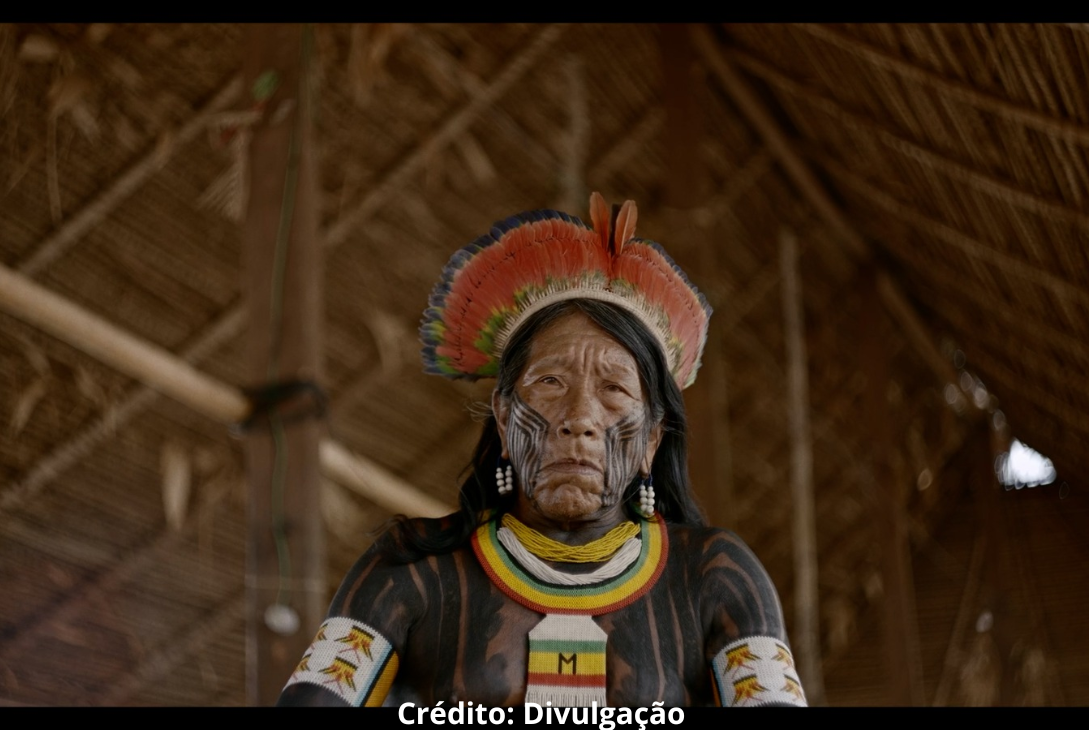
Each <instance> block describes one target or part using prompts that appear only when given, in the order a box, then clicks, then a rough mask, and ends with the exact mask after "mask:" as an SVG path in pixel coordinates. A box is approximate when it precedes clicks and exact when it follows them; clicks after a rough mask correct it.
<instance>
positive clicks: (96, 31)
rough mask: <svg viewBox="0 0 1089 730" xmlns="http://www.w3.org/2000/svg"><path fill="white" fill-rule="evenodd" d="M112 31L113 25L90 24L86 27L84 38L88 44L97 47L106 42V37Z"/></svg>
mask: <svg viewBox="0 0 1089 730" xmlns="http://www.w3.org/2000/svg"><path fill="white" fill-rule="evenodd" d="M112 30H113V23H91V25H90V26H88V27H87V32H86V34H85V35H86V38H87V42H88V43H93V44H95V45H98V44H99V43H101V42H102V41H104V40H106V36H108V35H109V34H110V31H112Z"/></svg>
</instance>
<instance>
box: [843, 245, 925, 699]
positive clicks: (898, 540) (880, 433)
mask: <svg viewBox="0 0 1089 730" xmlns="http://www.w3.org/2000/svg"><path fill="white" fill-rule="evenodd" d="M859 274H860V291H861V294H862V297H861V307H862V311H861V313H860V316H859V326H858V330H859V332H858V341H859V345H860V353H859V366H860V368H861V369H862V372H864V373H865V374H866V392H865V396H864V399H865V408H864V413H863V418H864V419H865V423H866V433H867V434H869V437H870V443H869V446H870V459H869V461H870V464H869V466H870V471H871V475H872V480H873V482H872V483H873V489H872V494H873V510H874V512H873V514H874V521H873V524H874V527H875V535H876V539H877V541H878V549H879V550H880V551H881V581H882V585H883V586H884V590H885V601H884V632H885V640H884V649H885V666H886V671H887V678H888V683H889V684H888V688H889V701H890V703H891V704H893V705H896V706H901V707H917V706H921V705H922V704H923V703H924V698H923V681H922V659H921V651H920V648H919V628H918V623H917V621H918V619H917V617H916V612H915V583H914V577H913V575H912V570H911V546H910V544H909V543H908V531H907V524H906V521H907V520H906V517H905V515H904V499H903V494H902V490H901V488H900V485H899V484H898V483H897V482H896V480H895V478H894V476H893V472H892V462H891V456H892V453H893V450H894V448H895V443H894V439H893V429H892V421H891V413H890V412H889V402H888V389H889V377H890V370H891V363H890V362H889V350H888V347H887V346H886V344H885V338H884V336H883V328H882V320H881V316H880V314H881V299H880V294H879V293H878V286H879V274H878V272H877V271H876V270H875V269H874V268H873V267H869V266H868V267H865V268H863V269H862V270H861V271H860V272H859Z"/></svg>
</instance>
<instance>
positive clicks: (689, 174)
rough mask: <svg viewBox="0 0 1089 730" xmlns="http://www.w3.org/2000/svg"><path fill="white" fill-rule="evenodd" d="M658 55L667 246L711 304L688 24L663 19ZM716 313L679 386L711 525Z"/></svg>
mask: <svg viewBox="0 0 1089 730" xmlns="http://www.w3.org/2000/svg"><path fill="white" fill-rule="evenodd" d="M658 32H659V47H660V53H661V61H662V76H663V79H662V81H663V90H662V93H663V102H664V106H665V110H666V118H665V124H664V125H663V127H662V132H661V133H662V135H663V142H664V146H665V149H666V153H667V154H666V158H667V160H668V162H667V165H668V167H667V170H666V185H665V191H666V196H665V199H666V205H667V206H668V208H669V212H670V215H669V218H668V221H669V239H668V240H670V241H675V243H674V244H673V246H672V247H671V250H672V251H673V252H674V256H675V258H676V259H677V262H678V263H679V264H681V266H682V268H684V269H685V270H686V271H688V272H690V273H692V274H693V275H694V276H693V280H694V281H695V283H696V285H697V286H701V287H702V289H703V291H704V294H705V296H708V300H709V301H710V303H711V305H712V307H714V306H715V305H716V304H717V302H715V301H714V295H713V290H714V288H715V284H716V282H715V281H714V280H713V278H712V277H714V276H715V272H716V271H717V267H716V265H715V258H716V257H715V251H714V248H713V243H712V242H711V241H710V240H708V236H707V235H706V233H705V232H704V230H703V229H702V228H701V227H699V226H697V225H695V222H694V220H693V215H694V212H695V209H696V208H697V207H699V206H700V205H701V204H703V203H704V202H705V201H706V200H707V199H708V198H709V197H710V178H709V175H708V173H707V168H706V166H705V165H704V164H703V160H702V158H701V156H700V149H699V145H700V141H701V140H702V139H703V134H704V132H703V121H702V116H703V115H702V106H701V104H700V103H699V98H698V96H697V89H696V85H695V84H694V83H693V78H692V71H693V68H694V65H695V60H696V58H695V54H694V53H693V50H692V40H691V34H690V32H689V29H688V27H687V26H686V25H684V24H678V23H663V24H661V25H660V26H659V27H658ZM717 322H718V319H717V318H716V317H714V316H712V317H711V322H710V328H709V331H708V333H707V345H706V347H705V348H704V351H703V360H702V364H701V366H700V371H699V375H698V377H697V378H696V382H695V383H694V384H692V385H691V386H690V387H689V388H688V389H687V390H686V391H685V393H684V401H685V409H686V412H687V415H688V448H689V460H688V464H689V472H690V476H691V479H692V484H693V487H694V489H695V491H696V493H697V495H699V497H700V500H701V502H702V505H703V507H704V510H705V511H706V512H707V517H708V518H709V520H710V522H711V524H714V525H719V526H724V527H725V526H730V525H731V523H730V515H731V491H730V477H729V474H728V473H727V471H726V469H725V466H726V464H727V463H728V454H729V444H728V443H724V442H723V441H722V439H723V433H722V430H721V428H720V427H719V422H720V420H721V419H723V418H725V417H726V413H725V399H726V396H725V387H726V386H725V383H724V382H723V379H722V367H721V350H720V348H719V346H718V344H719V337H718V328H717Z"/></svg>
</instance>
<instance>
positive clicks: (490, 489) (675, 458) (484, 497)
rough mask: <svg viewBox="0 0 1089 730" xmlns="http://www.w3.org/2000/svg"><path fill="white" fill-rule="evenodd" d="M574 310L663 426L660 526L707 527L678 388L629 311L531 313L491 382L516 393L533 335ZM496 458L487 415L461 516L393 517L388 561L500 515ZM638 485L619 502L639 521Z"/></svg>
mask: <svg viewBox="0 0 1089 730" xmlns="http://www.w3.org/2000/svg"><path fill="white" fill-rule="evenodd" d="M574 312H582V313H583V314H585V315H586V316H587V317H589V318H590V320H591V321H593V322H594V323H595V324H596V325H597V326H599V327H601V328H602V329H603V330H605V331H606V332H607V333H609V334H610V335H611V336H612V337H614V338H615V339H616V340H617V341H618V342H619V343H620V344H621V345H623V346H624V347H626V348H627V349H628V351H629V352H631V354H632V356H633V357H634V358H635V362H636V365H637V367H638V369H639V377H640V379H641V380H642V383H643V391H644V392H645V393H646V396H647V405H648V407H649V410H650V415H651V418H652V419H653V420H655V421H658V420H660V421H661V423H662V430H663V433H662V441H661V443H660V444H659V446H658V450H657V452H655V455H654V463H653V465H652V466H651V476H652V477H653V479H654V493H655V498H656V504H655V510H656V511H657V512H658V514H660V515H661V516H662V518H663V519H664V520H665V521H666V522H673V523H679V524H686V525H696V526H702V525H705V524H706V520H705V518H704V515H703V512H702V511H701V510H700V508H699V506H698V505H697V504H696V501H695V499H694V497H693V492H692V487H691V484H690V483H689V480H688V445H687V421H686V419H685V413H684V399H683V398H682V397H681V389H680V388H679V387H678V386H677V382H676V380H674V378H673V376H672V375H671V374H670V372H669V366H668V364H667V363H666V359H665V354H664V353H663V352H662V349H661V347H660V346H659V345H658V343H657V341H656V340H655V339H654V337H653V335H651V334H650V332H648V331H647V329H646V327H645V326H644V325H643V324H642V323H641V322H640V321H639V320H638V319H636V317H635V316H634V315H632V314H631V313H629V312H627V311H625V310H623V309H621V308H619V307H617V306H615V305H612V304H608V303H606V302H601V301H597V300H593V299H570V300H566V301H562V302H558V303H556V304H552V305H549V306H547V307H544V308H542V309H541V310H540V311H538V312H535V313H534V314H532V315H530V317H529V319H527V320H526V322H525V323H523V324H522V326H521V327H519V328H518V330H517V331H516V332H515V333H514V335H513V336H512V337H511V338H510V340H509V341H508V342H507V346H506V348H505V350H504V352H503V357H502V359H501V360H500V363H499V375H498V382H497V383H496V390H497V391H498V393H499V395H500V396H503V397H509V396H510V395H511V394H512V393H513V392H514V386H515V384H516V383H517V382H518V378H519V377H520V376H521V374H522V371H523V370H525V367H526V364H527V360H528V359H529V352H530V345H531V344H532V341H533V337H534V335H535V334H536V333H537V332H539V331H541V330H542V329H544V328H545V327H547V326H548V325H549V324H551V323H552V322H555V321H556V320H557V319H560V318H561V317H564V316H565V315H568V314H571V313H574ZM501 453H502V444H501V442H500V440H499V428H498V426H497V424H496V420H495V415H494V414H492V415H490V416H488V418H487V420H486V421H485V422H484V430H483V432H482V433H481V435H480V440H479V441H478V442H477V445H476V449H475V450H474V451H473V458H472V461H471V462H469V464H468V465H467V466H466V469H465V472H464V478H463V481H462V483H461V490H460V493H459V500H458V501H459V504H460V509H459V511H458V512H455V513H454V514H453V515H451V516H450V517H448V518H445V519H444V520H442V521H441V522H440V523H431V524H427V525H425V524H420V523H418V522H414V521H412V520H409V518H407V517H405V516H403V515H399V516H397V517H395V518H394V520H393V525H392V527H391V529H390V531H389V533H387V535H386V537H387V538H389V539H388V540H383V548H384V552H385V553H386V554H387V556H388V557H389V558H390V559H392V560H395V561H397V562H413V561H415V560H418V559H420V558H422V557H424V556H426V555H433V554H440V553H446V552H449V551H451V550H454V549H456V548H458V547H460V546H462V545H464V544H465V543H466V541H467V540H468V539H469V536H470V535H471V534H472V533H473V531H474V530H475V529H476V528H477V527H478V526H479V525H480V524H481V523H482V522H483V521H484V520H485V519H486V517H485V515H486V514H488V513H489V511H491V514H492V517H493V518H494V517H496V516H498V515H499V514H502V513H503V512H505V511H506V510H507V509H508V508H509V506H510V504H511V503H512V501H513V500H514V499H515V495H514V493H513V492H512V493H511V494H508V495H506V496H500V495H499V491H498V489H497V488H496V481H495V469H496V464H498V463H499V457H500V454H501ZM639 482H640V479H639V477H638V476H637V477H636V478H635V479H634V480H632V482H631V483H630V484H628V485H627V487H626V488H625V490H624V494H623V496H622V497H621V499H622V501H623V502H624V503H625V504H626V505H627V506H628V511H629V513H630V516H631V517H632V518H633V519H643V517H642V515H641V514H640V513H639V512H638V510H636V509H635V503H636V501H637V500H636V499H635V493H636V491H637V490H638V488H639Z"/></svg>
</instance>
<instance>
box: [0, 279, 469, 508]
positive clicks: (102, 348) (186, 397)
mask: <svg viewBox="0 0 1089 730" xmlns="http://www.w3.org/2000/svg"><path fill="white" fill-rule="evenodd" d="M0 309H2V310H3V311H5V312H7V313H8V314H11V315H12V316H14V317H17V318H19V319H22V320H23V321H25V322H27V323H28V324H31V325H33V326H35V327H38V328H39V329H42V330H44V331H46V332H48V333H49V334H51V335H53V336H54V337H57V338H58V339H61V340H63V341H65V342H67V343H69V344H70V345H72V346H73V347H76V348H78V349H80V350H83V351H84V352H86V353H87V354H88V355H90V356H91V357H94V358H96V359H98V360H101V361H102V362H104V363H106V364H107V365H110V366H111V367H113V368H115V369H117V370H119V371H120V372H123V373H125V374H127V375H129V376H130V377H133V378H135V379H137V380H139V381H141V382H142V383H144V384H146V385H148V386H150V387H152V388H154V389H155V390H157V391H159V392H161V393H162V394H163V395H166V396H169V397H170V398H173V399H174V400H176V401H178V402H180V403H182V404H183V405H186V406H188V407H189V408H192V409H193V410H195V411H197V412H198V413H202V414H204V415H206V416H208V417H209V418H212V419H214V420H216V421H219V422H221V423H224V424H236V423H240V422H242V421H243V420H245V418H246V417H247V416H248V415H249V412H250V404H249V401H248V400H247V399H246V397H245V396H244V395H243V394H242V391H241V390H240V389H238V388H235V387H232V386H230V385H228V384H226V383H222V382H220V381H218V380H215V379H214V378H212V377H210V376H208V375H205V374H204V373H202V372H200V371H198V370H197V369H196V368H194V367H193V366H192V365H190V364H189V363H187V362H185V361H183V360H181V359H180V358H178V357H177V356H176V355H174V354H172V353H170V352H168V351H166V350H164V349H163V348H160V347H158V346H156V345H154V344H151V343H148V342H146V341H144V340H141V339H139V338H138V337H136V336H134V335H132V334H130V333H128V332H126V331H124V330H122V329H121V328H119V327H116V326H115V325H113V324H111V323H109V322H107V321H106V320H104V319H102V318H101V317H98V316H96V315H93V314H90V313H89V312H87V311H86V310H84V309H82V308H81V307H79V306H77V305H75V304H72V303H71V302H69V301H67V300H66V299H64V298H63V297H60V296H58V295H57V294H54V293H53V292H50V291H49V290H47V289H45V288H44V287H42V286H40V285H38V284H35V283H34V282H33V281H31V280H29V279H27V278H26V277H24V276H21V275H20V274H17V273H15V272H14V271H12V270H11V269H9V268H7V267H6V266H2V265H0ZM320 453H321V466H322V470H323V471H324V472H325V473H326V474H327V475H328V476H329V477H330V478H332V479H334V480H336V481H337V482H339V483H341V484H344V486H346V487H349V488H351V489H353V490H355V491H357V492H359V493H360V494H362V495H363V496H365V497H367V498H368V499H370V500H371V501H373V502H376V503H378V504H380V505H382V506H383V507H385V508H386V509H388V510H390V511H391V512H405V513H407V514H410V515H416V516H430V517H437V516H441V515H445V514H448V513H449V512H451V511H452V507H450V506H448V505H446V504H444V503H442V502H440V501H439V500H437V499H435V498H434V497H432V496H431V495H429V494H427V493H426V492H423V491H421V490H420V489H418V488H417V487H415V486H413V485H411V484H407V483H405V482H403V481H402V480H401V479H399V478H398V477H396V476H394V475H393V474H391V473H389V472H388V471H387V470H386V469H384V468H383V467H381V466H379V465H377V464H375V463H373V462H371V461H369V460H368V459H365V458H363V457H361V456H357V455H354V454H352V453H351V452H350V451H349V450H348V449H346V448H344V447H343V446H341V445H340V444H337V443H336V442H334V441H332V440H331V439H326V440H324V441H323V442H322V444H321V448H320ZM368 478H371V479H373V481H368Z"/></svg>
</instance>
